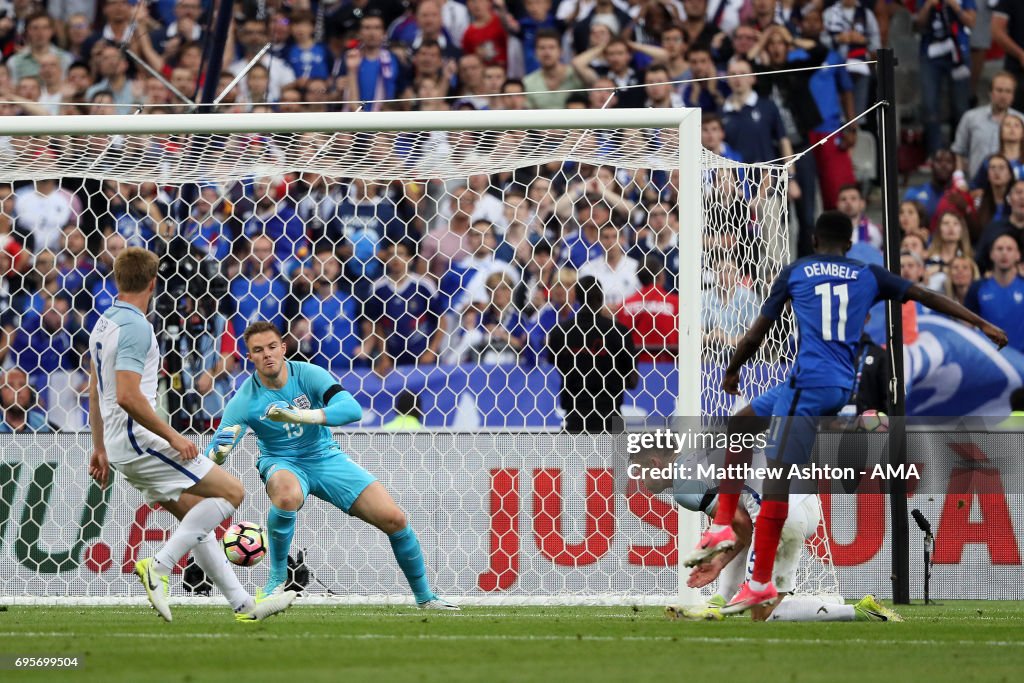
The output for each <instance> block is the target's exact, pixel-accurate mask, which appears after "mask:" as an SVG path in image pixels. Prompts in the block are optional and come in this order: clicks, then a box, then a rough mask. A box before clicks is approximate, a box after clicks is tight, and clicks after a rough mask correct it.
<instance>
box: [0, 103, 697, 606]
mask: <svg viewBox="0 0 1024 683" xmlns="http://www.w3.org/2000/svg"><path fill="white" fill-rule="evenodd" d="M643 128H666V129H667V128H675V129H678V131H679V141H678V144H679V166H678V170H679V187H678V203H677V207H676V208H677V211H678V215H679V225H680V226H681V229H680V230H679V234H678V247H679V280H678V283H679V287H678V290H679V349H678V353H677V370H678V373H679V385H678V394H677V400H676V409H675V414H676V415H677V416H690V417H696V416H699V415H700V414H701V413H700V411H701V379H702V373H703V366H702V361H701V353H702V336H703V335H702V315H701V313H702V311H701V306H702V296H701V268H702V256H703V254H702V250H703V231H704V216H703V196H702V195H703V189H702V188H703V183H702V179H701V169H702V165H701V158H702V155H703V154H704V150H703V147H702V145H701V110H700V109H699V108H689V107H686V108H672V109H611V110H582V111H581V110H527V111H507V110H493V111H459V112H443V113H440V112H374V113H367V112H341V113H259V114H240V115H230V116H229V115H225V114H153V115H144V116H139V115H107V116H83V115H71V116H50V117H45V116H23V117H3V118H2V119H0V136H10V137H25V136H81V135H109V136H113V135H216V134H233V133H250V134H251V133H256V134H270V133H278V134H279V133H357V132H422V131H442V130H471V131H482V130H530V129H548V130H569V129H643ZM294 170H301V169H294ZM87 175H88V174H87ZM105 176H106V174H104V173H103V170H102V169H97V171H96V173H95V174H94V175H92V177H94V178H98V179H102V178H104V177H105ZM676 510H677V513H678V515H679V520H678V521H679V523H678V538H677V544H678V545H677V548H678V551H679V552H678V553H677V555H678V557H679V559H680V564H679V565H678V567H677V572H678V576H679V584H678V585H679V591H678V595H677V597H676V600H675V603H676V604H681V605H697V604H701V603H702V602H703V599H702V597H701V594H700V591H699V590H696V589H693V588H689V587H688V586H687V585H686V576H687V573H686V571H684V570H685V568H684V567H683V566H682V564H681V559H682V557H683V555H684V552H683V551H684V549H686V548H689V547H691V546H692V545H694V544H695V543H696V542H697V540H698V537H699V534H700V529H701V520H700V514H699V513H695V512H689V511H686V510H683V509H681V508H679V507H678V506H676ZM25 600H28V601H30V602H33V603H34V602H35V601H41V602H46V601H48V600H52V598H45V597H39V598H15V601H16V602H19V603H20V602H23V601H25ZM99 602H101V603H115V604H123V602H122V601H121V600H118V599H113V600H111V599H109V598H107V599H100V600H99Z"/></svg>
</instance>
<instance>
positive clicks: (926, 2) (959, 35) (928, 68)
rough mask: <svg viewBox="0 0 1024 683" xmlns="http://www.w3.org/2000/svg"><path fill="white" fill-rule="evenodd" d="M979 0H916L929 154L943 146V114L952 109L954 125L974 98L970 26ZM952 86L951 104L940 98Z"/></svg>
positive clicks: (922, 90) (922, 118)
mask: <svg viewBox="0 0 1024 683" xmlns="http://www.w3.org/2000/svg"><path fill="white" fill-rule="evenodd" d="M975 7H976V4H975V1H974V0H959V1H957V2H937V1H936V0H915V2H914V6H913V9H914V12H915V13H914V28H915V29H917V30H918V31H919V32H920V33H921V49H920V50H919V55H920V63H919V66H920V72H919V73H920V77H921V114H920V116H921V121H922V122H923V123H924V131H925V144H926V146H927V148H928V153H929V154H935V153H936V152H938V151H939V150H940V149H941V148H942V146H943V139H942V125H941V124H942V121H941V116H942V113H943V112H944V111H946V110H947V109H948V111H949V114H950V118H951V121H952V127H953V129H954V130H955V129H956V123H957V121H959V120H960V117H962V116H963V115H964V112H966V111H967V108H968V106H969V100H970V91H969V88H970V78H971V48H970V29H971V27H972V26H974V19H975ZM943 86H945V87H946V88H948V91H949V100H948V107H947V106H946V105H944V104H943V103H942V102H940V101H939V93H940V92H941V90H942V88H943Z"/></svg>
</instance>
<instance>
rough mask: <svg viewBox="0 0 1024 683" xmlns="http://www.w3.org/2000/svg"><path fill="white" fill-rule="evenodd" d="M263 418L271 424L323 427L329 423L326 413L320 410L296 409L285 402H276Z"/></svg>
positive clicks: (269, 407)
mask: <svg viewBox="0 0 1024 683" xmlns="http://www.w3.org/2000/svg"><path fill="white" fill-rule="evenodd" d="M263 417H264V418H266V419H268V420H270V421H271V422H290V423H292V424H308V425H322V424H324V423H326V422H327V418H326V417H325V416H324V411H323V410H320V409H319V408H317V409H316V410H310V409H307V408H296V407H294V406H290V405H288V404H287V403H285V402H284V401H274V402H273V403H271V404H270V405H268V406H267V412H266V414H264V415H263Z"/></svg>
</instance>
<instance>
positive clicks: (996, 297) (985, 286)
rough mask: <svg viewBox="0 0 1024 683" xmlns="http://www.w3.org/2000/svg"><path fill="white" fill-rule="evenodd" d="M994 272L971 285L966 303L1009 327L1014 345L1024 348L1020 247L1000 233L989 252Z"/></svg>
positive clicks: (1003, 326) (990, 319) (984, 315)
mask: <svg viewBox="0 0 1024 683" xmlns="http://www.w3.org/2000/svg"><path fill="white" fill-rule="evenodd" d="M989 258H990V259H991V261H992V275H991V276H990V277H986V278H984V279H981V280H977V281H976V282H975V283H974V284H972V285H971V288H970V289H969V290H968V292H967V297H966V298H965V299H964V306H966V307H967V308H968V309H970V310H972V311H974V312H975V313H977V314H978V315H980V316H982V317H984V318H985V319H986V320H988V321H989V322H991V323H992V324H993V325H998V326H999V327H1001V328H1003V329H1004V330H1006V334H1007V336H1008V337H1009V339H1010V346H1011V347H1013V348H1015V349H1017V350H1018V351H1024V277H1021V275H1020V273H1019V272H1018V266H1019V265H1020V247H1019V246H1018V244H1017V240H1015V239H1014V238H1013V236H1012V235H1000V236H999V237H997V238H996V239H995V241H994V242H992V249H991V251H990V252H989Z"/></svg>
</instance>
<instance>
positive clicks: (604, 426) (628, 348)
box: [546, 277, 639, 433]
mask: <svg viewBox="0 0 1024 683" xmlns="http://www.w3.org/2000/svg"><path fill="white" fill-rule="evenodd" d="M576 300H577V301H578V302H579V308H578V309H577V311H576V313H575V314H574V315H573V316H572V317H571V318H568V319H566V320H563V321H561V322H559V323H558V324H557V325H555V327H554V328H553V329H552V330H551V332H550V333H548V337H547V344H546V356H547V358H548V360H549V361H550V362H551V364H552V365H554V366H555V369H556V370H557V371H558V373H559V375H561V377H562V389H561V392H560V393H559V403H560V405H561V407H562V410H563V411H565V422H564V428H565V430H566V431H568V432H571V433H581V432H607V431H610V430H611V429H612V428H613V426H614V420H615V419H616V418H618V417H620V416H621V415H622V400H623V395H624V394H625V392H626V389H633V388H636V386H637V383H638V381H639V376H638V375H637V372H636V349H635V347H634V346H633V335H632V334H631V333H630V331H629V330H627V329H626V328H625V327H623V326H622V325H621V324H620V323H618V322H616V321H615V320H614V319H613V318H612V317H611V315H610V314H609V313H608V309H607V307H606V306H605V301H604V293H603V292H602V290H601V283H600V282H598V281H597V280H596V279H595V278H593V277H581V278H580V279H579V280H578V281H577V283H576Z"/></svg>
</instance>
